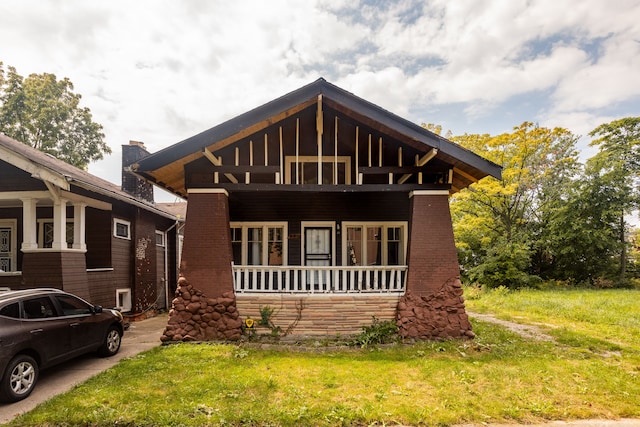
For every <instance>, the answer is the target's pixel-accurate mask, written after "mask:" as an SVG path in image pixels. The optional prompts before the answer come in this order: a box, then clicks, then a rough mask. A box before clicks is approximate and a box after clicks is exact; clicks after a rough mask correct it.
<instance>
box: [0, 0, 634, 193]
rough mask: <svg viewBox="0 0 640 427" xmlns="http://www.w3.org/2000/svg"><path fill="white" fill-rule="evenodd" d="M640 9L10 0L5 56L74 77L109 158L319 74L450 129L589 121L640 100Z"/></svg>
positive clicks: (171, 139) (24, 66) (329, 1)
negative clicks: (135, 144)
mask: <svg viewBox="0 0 640 427" xmlns="http://www.w3.org/2000/svg"><path fill="white" fill-rule="evenodd" d="M638 16H640V1H638V0H619V1H617V2H616V3H615V7H614V6H611V5H610V4H607V3H606V2H603V1H600V0H565V1H557V0H508V1H506V0H505V1H495V0H472V1H471V0H468V1H467V0H460V1H450V0H429V1H424V0H392V1H385V2H380V1H376V0H361V1H347V0H316V1H294V0H272V1H269V2H262V1H251V0H239V1H235V2H228V1H222V0H189V1H181V2H177V1H168V0H164V1H161V0H138V1H135V2H129V1H126V0H111V1H110V2H87V1H84V0H65V1H60V0H3V1H2V2H0V39H2V40H11V43H4V44H3V47H2V51H1V52H0V55H2V56H1V57H0V61H3V62H4V63H5V65H13V66H16V67H17V69H18V72H19V73H20V74H22V75H27V74H29V73H34V72H35V73H42V72H50V73H54V74H56V75H57V76H58V77H59V78H63V77H69V78H70V79H71V81H72V82H73V83H74V86H75V90H76V92H77V93H80V94H82V95H83V98H82V104H83V106H88V107H89V108H90V109H91V111H92V113H93V115H94V119H95V120H96V121H98V122H99V123H102V124H103V125H104V126H105V133H106V134H107V143H108V144H110V145H111V146H112V148H114V147H115V148H114V154H113V156H112V157H115V156H118V153H117V151H116V150H117V149H118V147H119V146H120V145H121V144H126V143H127V141H128V140H129V139H135V140H142V141H144V142H145V144H146V145H147V147H148V148H149V149H150V150H151V151H157V150H159V149H161V148H164V147H166V146H168V145H170V144H173V143H175V142H178V141H180V140H182V139H184V138H186V137H189V136H191V135H193V134H195V133H198V132H200V131H202V130H204V129H207V128H209V127H212V126H214V125H217V124H219V123H221V122H222V121H224V120H227V119H229V118H232V117H234V116H236V115H238V114H241V113H243V112H245V111H248V110H249V109H252V108H254V107H257V106H259V105H261V104H263V103H265V102H268V101H270V100H272V99H274V98H276V97H278V96H281V95H283V94H285V93H287V92H289V91H291V90H294V89H297V88H299V87H300V86H302V85H305V84H307V83H310V82H312V81H314V80H316V79H317V78H319V77H325V78H326V79H327V80H329V81H330V82H332V83H335V84H337V85H338V86H340V87H342V88H344V89H346V90H348V91H351V92H353V93H354V94H356V95H358V96H360V97H363V98H365V99H367V100H369V101H371V102H374V103H376V104H378V105H380V106H382V107H383V108H386V109H388V110H389V111H391V112H393V113H395V114H398V115H400V116H403V117H405V118H407V119H409V120H413V121H415V122H418V123H420V122H431V123H438V122H440V123H441V124H443V125H446V127H447V128H451V129H452V130H454V132H456V133H465V132H468V133H486V132H494V131H499V132H502V131H508V130H509V129H511V128H512V127H513V126H516V125H518V124H520V123H521V122H522V121H525V120H527V121H533V122H539V123H541V124H543V125H544V123H552V124H553V125H554V126H563V127H567V128H569V129H570V130H572V131H574V132H576V133H581V134H585V133H586V132H588V131H590V130H591V129H593V128H595V127H596V126H597V125H598V124H600V123H603V122H604V121H600V120H610V119H614V118H620V117H624V116H629V115H638V114H640V111H639V110H640V107H639V101H640V79H638V78H637V70H639V69H640V43H639V41H640V26H638V25H637V23H636V21H637V17H638ZM105 162H106V160H105ZM118 162H119V159H118ZM91 168H92V169H93V166H91ZM106 169H107V170H108V169H113V168H106ZM101 173H102V172H101ZM109 179H111V180H112V181H114V182H118V181H119V176H115V177H113V178H109Z"/></svg>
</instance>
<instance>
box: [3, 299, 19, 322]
mask: <svg viewBox="0 0 640 427" xmlns="http://www.w3.org/2000/svg"><path fill="white" fill-rule="evenodd" d="M0 316H4V317H11V318H12V319H19V318H20V306H19V305H18V303H17V302H14V303H13V304H9V305H5V306H4V307H2V308H1V309H0Z"/></svg>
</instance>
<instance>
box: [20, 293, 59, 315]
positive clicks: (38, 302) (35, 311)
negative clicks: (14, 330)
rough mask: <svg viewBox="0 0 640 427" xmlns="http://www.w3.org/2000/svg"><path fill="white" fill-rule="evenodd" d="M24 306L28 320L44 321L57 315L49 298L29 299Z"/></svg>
mask: <svg viewBox="0 0 640 427" xmlns="http://www.w3.org/2000/svg"><path fill="white" fill-rule="evenodd" d="M22 304H23V307H24V314H25V318H26V319H44V318H47V317H55V315H56V312H55V310H54V308H53V304H52V303H51V300H50V299H49V297H39V298H32V299H28V300H25V301H24V302H23V303H22Z"/></svg>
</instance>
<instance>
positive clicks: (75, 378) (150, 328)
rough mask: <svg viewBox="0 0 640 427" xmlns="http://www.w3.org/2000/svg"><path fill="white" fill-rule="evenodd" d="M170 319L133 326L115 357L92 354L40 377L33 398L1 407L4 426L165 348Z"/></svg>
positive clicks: (164, 317) (153, 319) (159, 318)
mask: <svg viewBox="0 0 640 427" xmlns="http://www.w3.org/2000/svg"><path fill="white" fill-rule="evenodd" d="M168 320H169V319H168V316H167V315H159V316H156V317H152V318H150V319H146V320H142V321H139V322H134V323H131V326H130V327H129V330H127V331H125V333H124V337H123V339H122V345H121V347H120V351H119V352H118V354H116V355H115V356H113V357H108V358H101V357H98V356H95V355H92V354H89V355H86V356H82V357H79V358H77V359H74V360H71V361H69V362H66V363H63V364H61V365H58V366H54V367H52V368H50V369H48V370H45V371H43V372H41V373H40V378H39V380H38V384H36V388H35V389H34V390H33V392H32V393H31V396H29V397H28V398H26V399H25V400H22V401H20V402H16V403H9V404H7V403H0V423H2V424H4V423H7V422H9V421H11V420H13V419H14V418H15V417H17V416H18V415H20V414H23V413H25V412H28V411H30V410H32V409H33V408H35V407H36V406H38V405H39V404H40V403H42V402H44V401H45V400H48V399H49V398H51V397H53V396H55V395H57V394H60V393H64V392H66V391H68V390H70V389H71V388H72V387H73V386H75V385H76V384H80V383H82V382H84V381H86V380H88V379H89V378H91V377H93V376H94V375H96V374H98V373H100V372H102V371H104V370H106V369H108V368H110V367H112V366H113V365H115V364H116V363H118V362H119V361H120V360H122V359H124V358H126V357H131V356H135V355H136V354H138V353H140V352H143V351H145V350H148V349H150V348H153V347H155V346H158V345H160V344H161V342H160V336H161V335H162V332H163V331H164V327H165V326H166V325H167V321H168Z"/></svg>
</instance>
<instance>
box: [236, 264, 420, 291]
mask: <svg viewBox="0 0 640 427" xmlns="http://www.w3.org/2000/svg"><path fill="white" fill-rule="evenodd" d="M406 272H407V266H406V265H400V266H395V265H390V266H353V267H346V266H333V267H309V266H291V265H287V266H267V265H241V266H240V265H236V266H233V280H234V288H235V291H236V292H238V293H244V292H267V293H305V294H308V293H310V294H313V293H358V292H372V293H376V292H377V293H403V292H404V286H405V278H406Z"/></svg>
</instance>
